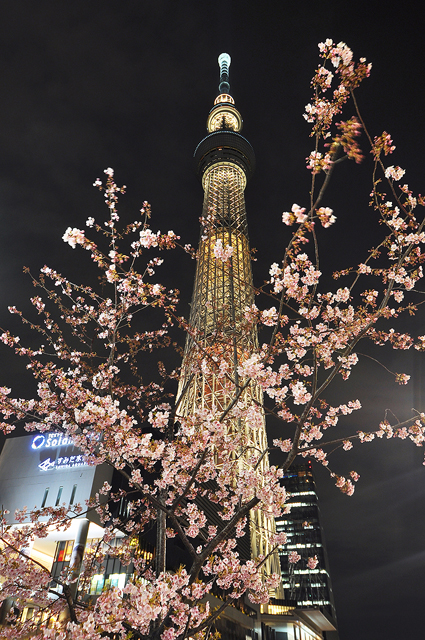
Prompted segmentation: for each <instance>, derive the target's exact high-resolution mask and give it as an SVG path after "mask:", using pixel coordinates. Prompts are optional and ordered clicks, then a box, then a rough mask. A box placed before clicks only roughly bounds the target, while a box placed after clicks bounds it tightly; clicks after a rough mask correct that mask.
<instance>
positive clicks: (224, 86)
mask: <svg viewBox="0 0 425 640" xmlns="http://www.w3.org/2000/svg"><path fill="white" fill-rule="evenodd" d="M218 61H219V65H220V85H219V95H218V96H217V98H216V99H215V102H214V106H213V108H212V109H211V111H210V113H209V116H208V120H207V129H208V135H207V136H206V137H205V138H204V139H203V140H202V141H201V142H200V143H199V145H198V146H197V148H196V150H195V154H194V157H195V161H196V163H197V170H198V173H199V176H200V177H201V179H202V186H203V189H204V204H203V212H202V219H203V226H202V229H201V238H200V242H199V248H198V261H197V269H196V276H195V284H194V290H193V297H192V306H191V313H190V320H189V324H190V333H189V335H188V339H187V342H186V348H185V355H184V359H183V367H182V374H181V378H180V385H179V392H178V397H181V401H180V404H179V407H178V413H179V414H180V415H183V416H185V415H186V416H187V415H191V414H193V413H195V411H196V410H197V409H200V408H206V409H210V410H215V411H217V412H226V410H228V409H229V406H230V405H231V404H232V403H233V402H234V399H235V393H236V392H237V391H239V393H240V390H241V389H243V392H242V393H241V394H240V395H239V397H238V402H242V403H243V404H244V405H245V406H247V407H249V406H251V405H253V404H255V405H256V407H262V404H263V394H262V390H261V388H260V387H259V386H258V385H257V384H256V383H254V382H253V381H247V380H243V379H242V380H241V379H240V377H239V375H238V371H237V369H238V365H239V364H240V363H241V362H243V360H245V359H246V358H248V357H249V356H250V355H251V354H252V353H253V351H255V350H256V348H257V346H258V338H257V332H256V330H255V329H249V328H247V322H246V320H245V318H244V313H245V311H246V308H247V307H250V306H251V305H252V304H253V303H254V291H253V282H252V268H251V255H250V248H249V240H248V226H247V218H246V211H245V197H244V190H245V186H246V183H247V180H248V179H249V178H250V176H251V175H252V173H253V171H254V167H255V156H254V151H253V149H252V147H251V145H250V143H249V142H248V141H247V140H246V139H245V138H244V137H243V136H241V135H240V133H239V132H240V130H241V128H242V118H241V116H240V114H239V112H238V111H237V109H236V108H235V106H234V100H233V98H232V97H231V95H230V85H229V66H230V56H229V55H228V54H221V56H220V57H219V59H218ZM219 241H221V245H222V247H223V248H227V247H232V249H233V251H232V255H231V257H230V259H229V260H226V261H222V260H221V259H220V258H217V257H216V255H215V253H214V250H216V251H217V246H219V244H220V243H219ZM200 354H203V356H202V355H201V358H202V357H205V358H206V360H207V361H208V359H210V360H211V359H212V358H214V359H215V360H216V361H217V362H220V361H221V362H222V361H225V362H226V364H227V367H228V369H227V371H228V374H229V375H228V376H224V377H223V376H222V375H220V372H219V371H218V370H216V371H215V372H214V368H212V369H213V372H211V371H206V372H202V371H200V370H199V365H198V363H199V358H200ZM210 369H211V368H210ZM230 429H233V430H234V431H235V432H238V433H240V432H241V430H243V432H244V433H245V438H246V443H247V446H246V448H245V451H246V453H245V454H243V455H242V456H241V458H240V460H241V462H240V464H242V465H249V461H248V458H249V456H250V455H252V451H253V450H256V451H264V450H265V449H266V447H267V436H266V427H265V419H264V414H263V416H262V420H261V426H259V427H258V428H256V429H253V428H251V427H249V426H248V425H246V424H245V421H244V420H241V419H237V418H234V419H233V420H232V421H231V426H230ZM218 463H219V461H218ZM260 464H261V467H259V470H260V472H261V473H264V471H265V470H266V469H267V468H268V465H269V461H268V456H267V455H265V456H263V458H262V461H261V463H260ZM249 530H250V554H251V557H252V558H255V557H257V556H259V555H260V554H263V555H265V556H267V555H268V554H269V553H270V550H271V545H270V537H271V535H272V533H274V531H275V523H274V519H273V518H271V517H268V516H267V515H265V514H264V513H263V512H261V511H253V512H251V515H250V523H249ZM264 572H265V573H267V574H270V573H278V574H280V564H279V557H278V554H277V552H275V553H273V554H271V556H270V558H269V559H268V561H267V562H266V563H265V565H264ZM271 595H274V596H277V597H283V592H282V590H281V589H278V590H277V592H275V593H274V594H271Z"/></svg>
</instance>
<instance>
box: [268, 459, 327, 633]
mask: <svg viewBox="0 0 425 640" xmlns="http://www.w3.org/2000/svg"><path fill="white" fill-rule="evenodd" d="M282 483H283V485H284V487H285V489H286V491H287V493H288V504H290V505H291V510H290V512H289V513H288V514H286V515H284V516H282V517H281V518H279V519H278V520H277V521H276V528H277V530H278V531H284V532H285V533H286V535H287V538H288V541H287V544H286V545H284V546H281V547H280V549H279V556H280V564H281V570H282V582H283V588H284V590H285V599H287V600H288V601H290V602H291V603H292V604H294V605H295V606H296V607H297V608H303V609H307V610H308V609H312V610H314V609H317V610H319V611H320V612H322V613H323V614H324V615H325V616H326V617H327V618H329V620H330V621H331V622H332V624H333V625H334V626H335V627H336V612H335V605H334V598H333V593H332V584H331V579H330V574H329V563H328V559H327V553H326V546H325V541H324V535H323V530H322V527H321V524H320V510H319V504H318V496H317V490H316V484H315V481H314V475H313V468H312V464H311V463H310V462H307V463H305V464H299V465H293V466H292V467H291V468H290V469H289V470H288V471H287V472H286V474H285V476H284V477H283V479H282ZM294 551H295V552H296V553H297V554H299V555H300V556H301V559H300V560H299V562H297V563H291V562H289V560H288V556H289V554H290V553H291V552H294ZM309 557H316V558H317V561H318V562H317V565H316V566H315V567H314V568H309V567H308V565H307V560H308V558H309ZM329 631H331V630H329ZM328 637H329V638H332V639H336V638H337V635H336V633H334V635H331V634H330V635H329V636H328Z"/></svg>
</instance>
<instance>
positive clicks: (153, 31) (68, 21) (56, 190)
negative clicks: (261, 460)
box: [0, 0, 425, 640]
mask: <svg viewBox="0 0 425 640" xmlns="http://www.w3.org/2000/svg"><path fill="white" fill-rule="evenodd" d="M393 6H394V8H392V7H393ZM395 7H396V5H395V4H394V5H392V3H382V2H379V3H378V2H376V3H374V2H357V3H348V2H343V1H340V2H332V1H330V2H326V3H324V2H303V3H297V4H295V3H289V2H283V1H280V2H277V1H276V2H267V1H266V0H264V1H263V2H250V1H248V0H246V1H245V2H241V1H234V2H231V1H229V2H226V1H224V0H222V1H218V0H217V2H210V1H208V0H205V1H201V0H198V1H184V0H180V1H178V2H177V1H172V0H150V1H142V0H139V1H133V2H131V1H130V0H121V2H108V1H103V2H100V1H97V0H90V1H87V0H84V1H82V0H74V1H73V2H69V3H65V2H52V1H51V0H49V1H45V0H38V1H37V2H34V1H31V0H27V1H25V0H13V1H6V2H4V3H3V4H2V12H1V14H2V15H1V20H0V34H1V37H0V61H1V65H0V216H1V233H0V245H1V246H0V251H1V254H0V255H1V269H0V326H2V327H3V328H4V327H12V328H14V327H15V326H16V325H15V324H14V322H15V318H14V317H12V316H10V315H9V314H8V312H7V305H9V304H14V305H16V306H17V307H19V308H22V309H28V307H29V303H28V302H27V300H28V297H29V296H30V295H32V293H33V289H32V287H31V286H30V283H29V281H28V278H27V277H26V276H24V275H23V273H22V266H23V265H26V266H28V267H30V268H31V270H32V271H33V272H34V273H36V272H37V270H38V269H39V268H40V267H42V266H43V265H44V264H45V263H47V264H48V265H49V266H51V267H52V268H55V269H57V270H61V271H62V272H63V273H65V274H67V275H69V276H72V278H73V279H74V280H76V281H79V280H83V279H84V275H85V274H84V272H85V269H86V267H88V266H89V263H88V261H84V259H81V253H78V251H77V250H76V251H73V250H72V249H70V248H69V247H67V246H65V245H64V243H63V242H62V240H61V237H62V235H63V233H64V231H65V229H66V227H68V226H72V227H74V226H75V227H80V228H84V224H85V220H86V219H87V217H88V216H90V215H94V216H95V217H96V216H97V217H98V218H100V217H101V215H102V214H103V204H102V199H103V197H102V195H101V194H99V192H98V191H97V190H95V189H94V188H93V187H92V183H93V181H94V179H95V178H96V177H98V176H100V177H103V169H104V168H106V167H109V166H111V167H114V168H115V171H116V179H117V181H118V183H125V184H126V185H127V186H128V193H127V195H126V196H125V199H124V200H123V205H122V208H121V213H122V215H123V218H124V219H125V220H128V221H130V220H132V219H134V218H135V217H136V216H137V213H138V210H139V209H140V206H141V203H142V202H143V200H148V201H149V202H150V203H151V204H152V208H153V220H152V226H153V227H154V228H160V229H161V230H162V231H167V230H168V229H173V230H174V231H175V232H176V233H178V234H179V235H180V236H181V237H182V239H183V240H184V241H185V242H191V243H193V244H196V242H197V238H198V233H199V229H198V218H199V215H200V213H201V207H202V195H203V194H202V189H201V186H200V183H199V181H198V179H197V177H196V175H195V173H194V167H193V160H192V154H193V151H194V149H195V147H196V145H197V143H198V142H199V141H200V140H201V138H202V137H203V136H204V135H205V121H206V117H207V114H208V111H209V109H210V108H211V107H212V104H213V100H214V98H215V95H216V91H217V84H218V65H217V56H218V55H219V54H220V53H221V52H223V51H226V52H228V53H229V54H230V55H231V56H232V64H231V68H230V77H231V93H232V95H233V97H234V98H235V101H236V107H237V108H238V109H239V111H240V112H241V114H242V117H243V119H244V130H243V135H245V136H246V137H247V138H248V140H249V141H250V142H251V144H252V145H253V147H254V150H255V152H256V157H257V170H256V173H255V175H254V177H253V179H252V181H251V183H250V184H249V185H248V187H247V191H246V200H247V211H248V219H249V226H250V239H251V244H252V246H254V247H255V248H256V249H257V250H258V253H257V256H258V261H257V262H256V263H255V264H254V277H255V281H256V284H257V285H261V283H262V282H263V281H264V280H265V279H267V277H268V266H269V264H270V263H271V262H273V261H280V259H281V255H282V249H283V247H284V245H285V243H286V242H287V241H288V238H289V233H288V229H287V228H286V227H284V226H283V225H282V223H281V213H282V211H283V210H289V209H290V207H291V206H292V204H293V203H294V202H296V203H298V204H299V205H301V206H306V204H307V203H308V191H309V179H310V176H309V173H308V171H307V170H306V169H305V157H306V156H307V155H308V154H309V153H310V151H311V150H312V149H313V145H312V141H311V140H310V139H309V137H308V136H309V126H308V125H307V123H306V122H305V121H304V119H303V118H302V112H303V108H304V105H305V104H306V103H307V102H309V101H310V86H309V83H310V79H311V76H312V75H313V72H314V69H315V67H316V65H317V61H318V56H317V51H318V50H317V43H318V42H320V41H323V40H325V39H326V38H328V37H329V38H333V39H334V41H336V42H339V41H340V40H343V41H345V42H346V43H347V44H348V45H349V46H350V47H351V48H352V49H353V51H354V53H355V55H356V56H357V57H360V56H365V57H366V58H367V60H368V61H371V62H372V63H373V69H372V76H371V78H370V79H369V80H367V81H366V82H365V83H364V85H363V86H362V87H361V89H360V91H359V94H358V98H359V102H360V107H361V109H362V112H363V115H364V117H365V120H366V122H367V123H368V125H369V128H370V131H371V133H372V135H377V134H379V133H381V132H382V130H384V129H385V130H386V131H389V132H390V133H391V135H392V137H393V139H394V141H395V144H396V145H397V150H396V152H395V154H394V156H393V159H392V160H391V164H399V165H401V166H402V167H403V168H405V169H406V171H407V173H406V182H408V184H409V186H410V187H411V188H413V189H414V190H415V191H416V192H418V191H419V192H420V191H421V190H422V191H424V186H423V182H424V178H423V175H424V160H423V147H424V142H425V119H424V116H423V103H422V102H423V97H424V95H423V93H424V92H423V78H424V77H425V68H424V66H425V65H424V52H423V29H424V22H423V19H422V18H421V17H420V15H419V13H418V15H417V14H416V13H414V12H412V11H411V12H409V9H408V8H409V3H408V2H407V3H404V4H403V5H401V6H400V5H397V9H396V8H395ZM346 115H347V116H348V117H349V116H350V115H352V113H347V114H346ZM363 144H364V146H365V141H364V140H363ZM366 155H368V154H366ZM370 169H371V161H370V159H369V158H366V160H365V162H364V163H363V164H362V165H359V166H358V165H355V164H354V163H348V162H346V163H343V165H341V168H340V170H339V171H338V172H335V175H334V181H333V183H332V184H331V186H330V188H329V191H328V193H327V195H326V196H325V199H324V202H323V205H324V206H330V207H332V208H333V209H334V213H335V214H336V216H337V218H338V220H337V224H336V225H334V226H333V227H332V228H330V229H329V230H327V232H326V233H325V234H323V241H324V245H323V249H322V251H323V253H322V268H323V270H327V271H329V270H331V269H333V268H337V267H338V268H343V267H346V266H349V265H350V264H351V263H355V264H358V262H360V261H362V260H363V259H364V257H365V255H366V254H365V251H366V249H367V247H368V246H369V245H371V244H372V243H373V242H374V241H375V240H376V237H377V235H376V233H377V232H376V226H375V227H374V226H373V222H374V214H373V212H372V210H370V209H369V208H368V200H369V197H368V196H369V192H370V188H371V178H370ZM378 231H379V230H378ZM84 257H85V256H84ZM170 259H171V257H170V258H169V260H170ZM173 260H174V258H173ZM168 265H169V266H168V269H169V270H168V271H167V263H166V264H165V265H164V266H163V267H162V268H163V269H164V277H165V278H166V279H167V282H173V283H174V285H173V286H176V287H178V288H180V289H181V291H182V299H183V304H182V313H187V310H188V303H189V300H190V294H191V287H192V282H193V276H194V262H193V261H190V260H189V259H188V258H187V257H186V256H181V257H179V258H176V261H175V262H170V261H169V262H168ZM263 304H265V303H264V302H263ZM423 317H424V315H423V312H422V313H419V315H418V317H417V318H415V319H414V320H412V321H411V322H410V325H409V326H408V329H410V330H411V331H412V332H414V333H421V332H422V333H423V328H422V329H421V326H422V325H423ZM379 355H382V358H383V361H384V362H385V364H386V366H387V367H388V368H390V369H392V370H396V371H398V372H406V373H408V374H411V375H412V382H411V383H410V384H409V385H408V386H407V387H403V388H400V387H398V386H397V385H396V384H395V383H394V382H393V379H392V378H391V376H389V375H386V373H385V371H384V370H383V369H382V368H380V367H379V366H378V365H376V364H374V363H372V361H370V360H369V361H366V360H365V364H364V365H363V366H360V367H359V369H358V371H357V370H356V371H355V372H354V373H353V375H352V380H351V382H352V385H351V386H350V387H348V386H344V385H343V384H342V383H341V384H338V385H337V389H336V391H335V393H336V394H337V395H338V394H342V395H340V397H341V398H343V399H344V400H345V401H346V400H349V399H354V398H356V397H359V399H360V400H361V401H362V404H363V406H364V409H363V410H362V412H361V413H359V412H357V414H356V415H353V416H351V417H350V419H346V420H345V421H344V423H343V426H342V429H343V433H344V434H347V435H348V434H349V433H351V432H353V431H355V430H357V429H363V430H369V429H374V428H376V426H377V424H378V422H379V421H380V420H381V419H383V417H384V412H385V409H387V408H388V409H391V410H392V411H393V412H394V414H396V415H397V416H398V417H399V418H400V419H403V418H407V417H409V416H410V415H411V409H412V407H415V408H417V409H422V410H425V403H424V398H425V394H423V393H421V389H422V386H423V379H421V376H420V374H421V369H423V370H424V371H425V367H424V365H423V364H421V362H422V361H421V358H420V356H418V354H413V353H410V352H407V353H394V352H393V353H389V352H387V353H384V352H382V354H381V353H380V352H379ZM424 358H425V356H424ZM0 359H1V366H0V385H7V386H13V388H14V389H16V393H20V394H22V395H25V394H26V393H27V394H28V393H30V391H29V382H28V378H27V377H26V376H25V372H24V371H23V370H22V367H23V364H22V363H20V362H16V361H15V360H13V359H10V354H9V352H8V350H7V349H6V347H3V346H2V348H1V349H0ZM422 461H423V451H422V450H421V449H419V448H417V447H415V446H414V445H413V444H412V443H410V442H400V441H397V442H396V441H388V442H375V443H372V445H357V446H356V447H355V449H354V451H352V452H350V453H346V454H344V455H340V453H339V452H336V453H335V456H334V457H331V466H332V467H333V468H334V469H335V470H337V471H340V472H345V473H347V472H348V471H350V470H351V469H355V470H356V471H358V472H359V473H360V475H361V480H360V482H359V484H358V487H357V489H356V493H355V494H354V496H353V497H351V498H348V497H347V496H345V495H342V494H340V493H338V490H337V489H335V488H334V486H333V484H332V482H331V481H330V479H328V478H327V474H326V472H325V471H324V470H323V469H317V480H318V487H319V493H320V499H321V509H322V517H323V526H324V529H325V536H326V540H327V545H328V555H329V560H330V567H331V573H332V580H333V587H334V595H335V601H336V609H337V615H338V620H339V626H340V637H341V640H358V639H359V638H361V640H384V638H385V640H392V639H396V638H397V639H398V638H404V637H419V633H420V629H422V627H423V621H422V618H423V613H422V611H423V606H424V596H423V592H424V588H423V586H424V575H425V571H424V570H425V552H424V546H425V539H424V535H423V531H424V527H425V468H424V467H423V466H422Z"/></svg>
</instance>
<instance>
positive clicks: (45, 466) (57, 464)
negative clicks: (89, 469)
mask: <svg viewBox="0 0 425 640" xmlns="http://www.w3.org/2000/svg"><path fill="white" fill-rule="evenodd" d="M86 466H87V462H85V460H84V456H82V455H78V456H63V457H62V458H57V459H56V460H55V459H53V460H51V459H50V458H47V460H44V461H43V462H41V463H40V464H39V465H38V468H39V469H41V470H42V471H51V470H52V469H58V470H59V471H61V470H62V469H74V468H75V467H86Z"/></svg>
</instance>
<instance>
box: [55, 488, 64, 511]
mask: <svg viewBox="0 0 425 640" xmlns="http://www.w3.org/2000/svg"><path fill="white" fill-rule="evenodd" d="M62 491H63V487H59V491H58V495H57V497H56V502H55V507H57V506H58V505H59V502H60V499H61V495H62Z"/></svg>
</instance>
